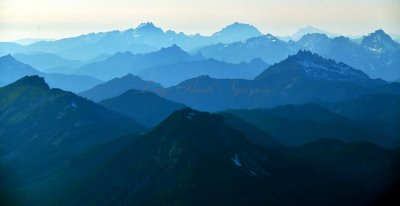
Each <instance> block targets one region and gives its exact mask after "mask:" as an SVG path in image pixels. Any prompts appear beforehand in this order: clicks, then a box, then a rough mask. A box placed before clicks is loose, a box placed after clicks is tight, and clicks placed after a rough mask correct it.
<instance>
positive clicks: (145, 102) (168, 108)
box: [99, 90, 186, 127]
mask: <svg viewBox="0 0 400 206" xmlns="http://www.w3.org/2000/svg"><path fill="white" fill-rule="evenodd" d="M99 104H100V105H102V106H104V107H105V108H107V109H109V110H111V111H114V112H117V113H119V114H121V115H125V116H128V117H131V118H132V119H134V120H136V121H138V122H139V123H141V124H143V125H145V126H147V127H154V126H156V125H157V124H159V123H160V122H161V121H162V120H164V119H165V118H166V117H167V116H169V115H170V114H171V113H172V112H174V111H176V110H179V109H183V108H185V107H186V106H185V105H183V104H179V103H176V102H172V101H169V100H166V99H164V98H163V97H160V96H158V95H156V94H154V93H151V92H149V91H139V90H128V91H127V92H124V93H123V94H121V95H119V96H116V97H112V98H110V99H105V100H103V101H101V102H99Z"/></svg>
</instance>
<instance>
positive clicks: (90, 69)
mask: <svg viewBox="0 0 400 206" xmlns="http://www.w3.org/2000/svg"><path fill="white" fill-rule="evenodd" d="M201 59H202V57H201V56H191V55H190V54H188V53H187V52H185V51H183V50H182V49H180V48H179V47H178V46H176V45H173V46H171V47H167V48H162V49H160V50H158V51H155V52H151V53H148V54H132V53H131V52H124V53H121V52H118V53H116V54H115V55H113V56H111V57H109V58H107V59H106V60H103V61H99V62H93V63H89V64H87V65H84V66H82V67H81V68H79V69H78V70H77V71H76V72H75V73H76V74H81V75H89V76H93V77H95V78H98V79H101V80H104V81H108V80H110V79H112V78H116V77H121V76H124V75H126V74H128V73H131V74H134V75H137V74H138V73H139V72H141V71H143V70H145V69H147V68H150V67H153V66H159V65H168V64H173V63H177V62H188V61H195V60H201Z"/></svg>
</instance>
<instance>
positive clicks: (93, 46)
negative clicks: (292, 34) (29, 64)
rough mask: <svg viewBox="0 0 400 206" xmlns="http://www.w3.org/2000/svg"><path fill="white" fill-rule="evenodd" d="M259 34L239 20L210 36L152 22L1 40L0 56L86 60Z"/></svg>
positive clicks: (225, 41) (235, 39) (225, 40)
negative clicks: (38, 38) (53, 36)
mask: <svg viewBox="0 0 400 206" xmlns="http://www.w3.org/2000/svg"><path fill="white" fill-rule="evenodd" d="M259 35H261V32H260V31H258V29H256V28H255V27H254V26H251V25H248V24H243V23H238V22H236V23H233V24H231V25H228V26H226V27H224V28H223V29H221V30H220V31H218V32H216V33H214V34H212V35H211V36H202V35H200V34H195V35H187V34H184V33H182V32H179V33H177V32H175V31H171V30H168V31H163V30H162V29H161V28H159V27H156V26H155V25H154V24H153V23H151V22H147V23H142V24H140V25H139V26H138V27H136V28H134V29H128V30H124V31H118V30H115V31H109V32H100V33H89V34H85V35H80V36H76V37H70V38H64V39H60V40H52V41H39V42H35V43H33V44H29V45H26V46H22V45H19V44H16V43H8V42H7V43H0V45H1V48H2V49H0V55H5V54H9V53H27V52H44V53H54V54H57V55H60V56H61V57H63V58H67V59H73V60H89V59H92V58H94V57H96V56H97V55H99V54H103V53H107V54H113V53H116V52H118V51H120V52H124V51H130V52H132V53H147V52H151V51H156V50H159V49H161V48H162V47H169V46H171V45H173V44H177V45H179V46H180V47H182V48H184V49H185V50H191V49H194V48H197V47H201V46H204V45H209V44H215V43H218V42H223V43H230V42H235V41H242V40H246V39H248V38H250V37H254V36H259Z"/></svg>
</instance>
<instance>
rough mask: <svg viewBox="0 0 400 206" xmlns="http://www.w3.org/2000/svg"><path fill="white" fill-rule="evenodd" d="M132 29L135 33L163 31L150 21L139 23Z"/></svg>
mask: <svg viewBox="0 0 400 206" xmlns="http://www.w3.org/2000/svg"><path fill="white" fill-rule="evenodd" d="M133 31H134V33H137V34H140V33H141V32H156V33H163V30H162V29H161V28H159V27H156V26H155V25H154V24H153V23H152V22H145V23H141V24H139V26H138V27H136V28H135V29H134V30H133Z"/></svg>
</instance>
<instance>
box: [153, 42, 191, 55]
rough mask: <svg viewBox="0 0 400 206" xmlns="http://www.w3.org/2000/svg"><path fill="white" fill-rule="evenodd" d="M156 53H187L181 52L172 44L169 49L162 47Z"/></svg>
mask: <svg viewBox="0 0 400 206" xmlns="http://www.w3.org/2000/svg"><path fill="white" fill-rule="evenodd" d="M156 52H157V53H160V52H173V53H187V52H185V51H183V50H182V49H181V48H180V47H179V46H178V45H176V44H173V45H171V46H169V47H163V48H161V49H160V50H158V51H156Z"/></svg>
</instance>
